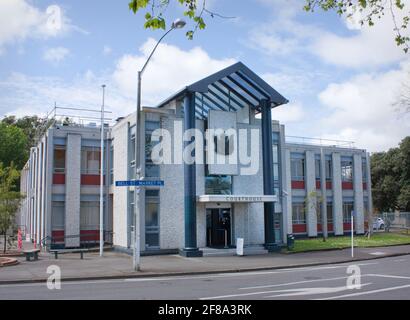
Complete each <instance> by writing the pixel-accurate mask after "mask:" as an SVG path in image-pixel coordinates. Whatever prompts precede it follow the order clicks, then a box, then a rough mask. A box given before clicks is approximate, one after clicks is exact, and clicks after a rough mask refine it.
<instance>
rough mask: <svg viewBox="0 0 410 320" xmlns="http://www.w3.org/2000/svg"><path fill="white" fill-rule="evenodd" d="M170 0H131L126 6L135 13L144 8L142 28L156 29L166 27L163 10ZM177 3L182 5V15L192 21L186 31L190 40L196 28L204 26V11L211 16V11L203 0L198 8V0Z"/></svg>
mask: <svg viewBox="0 0 410 320" xmlns="http://www.w3.org/2000/svg"><path fill="white" fill-rule="evenodd" d="M170 2H171V0H132V1H131V2H130V3H129V4H128V6H129V9H130V10H131V11H132V12H133V13H134V14H137V13H138V12H140V11H141V10H146V12H145V13H144V18H145V22H144V28H145V29H151V30H157V29H163V30H165V29H166V28H167V22H166V19H165V17H164V12H165V11H166V10H167V8H168V6H169V4H170ZM174 2H176V3H177V4H179V5H181V6H183V7H184V13H183V14H184V16H185V17H187V18H189V19H190V20H191V21H192V22H194V25H193V28H192V29H191V30H188V31H187V32H186V37H187V38H188V39H190V40H192V39H193V36H194V33H195V32H196V30H198V29H200V30H203V29H205V27H206V23H205V20H204V19H203V15H204V13H209V14H210V15H211V17H213V16H214V15H213V13H212V12H210V11H208V10H207V9H206V7H205V3H206V1H203V2H202V3H203V5H202V7H201V8H198V2H199V0H177V1H175V0H174Z"/></svg>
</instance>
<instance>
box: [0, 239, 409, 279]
mask: <svg viewBox="0 0 410 320" xmlns="http://www.w3.org/2000/svg"><path fill="white" fill-rule="evenodd" d="M407 254H410V245H403V246H391V247H379V248H357V249H355V258H354V259H353V260H369V259H377V258H383V257H388V256H400V255H407ZM18 260H19V261H20V264H19V265H16V266H11V267H3V268H0V285H1V284H10V283H26V282H40V281H45V280H46V279H47V277H48V276H49V275H48V274H47V267H48V266H50V265H58V266H60V268H61V273H62V279H63V280H64V281H70V280H72V281H74V280H85V279H88V280H91V279H110V278H111V279H114V278H132V277H155V276H172V275H187V274H204V273H220V272H239V271H257V270H269V269H280V268H293V267H306V266H316V265H322V264H335V263H342V262H349V261H352V259H351V257H350V249H343V250H334V251H323V252H305V253H295V254H285V253H273V254H265V255H253V256H243V257H238V256H215V257H203V258H184V257H181V256H179V255H163V256H147V257H142V258H141V270H142V271H140V272H134V271H133V270H132V257H131V256H129V255H126V254H122V253H118V252H112V251H109V252H105V253H104V257H102V258H100V257H99V254H98V253H94V252H93V253H86V254H84V260H81V259H80V255H79V254H63V255H59V257H58V260H55V259H54V256H53V255H50V254H48V253H41V255H40V257H39V261H32V262H27V261H25V259H24V257H21V258H18Z"/></svg>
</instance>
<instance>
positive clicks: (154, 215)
mask: <svg viewBox="0 0 410 320" xmlns="http://www.w3.org/2000/svg"><path fill="white" fill-rule="evenodd" d="M159 246H160V245H159V190H146V193H145V247H146V248H147V249H158V248H159Z"/></svg>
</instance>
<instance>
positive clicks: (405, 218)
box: [380, 212, 410, 228]
mask: <svg viewBox="0 0 410 320" xmlns="http://www.w3.org/2000/svg"><path fill="white" fill-rule="evenodd" d="M380 217H381V218H382V219H383V220H384V221H385V223H386V226H389V227H390V228H410V212H383V213H382V214H381V215H380Z"/></svg>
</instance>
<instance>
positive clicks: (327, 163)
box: [325, 159, 332, 181]
mask: <svg viewBox="0 0 410 320" xmlns="http://www.w3.org/2000/svg"><path fill="white" fill-rule="evenodd" d="M325 166H326V167H325V171H326V181H332V160H331V159H327V160H325Z"/></svg>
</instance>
